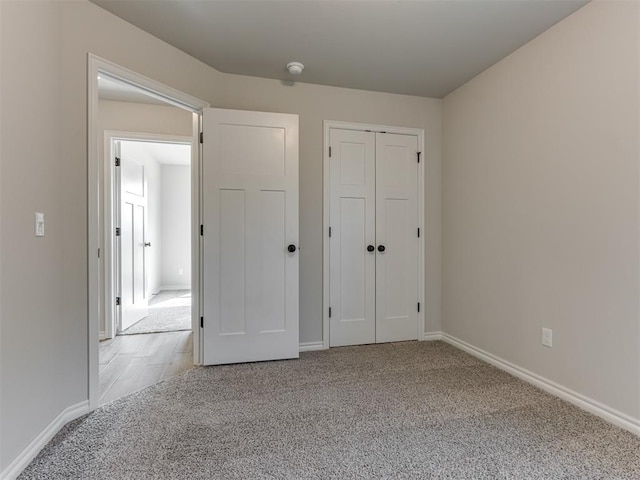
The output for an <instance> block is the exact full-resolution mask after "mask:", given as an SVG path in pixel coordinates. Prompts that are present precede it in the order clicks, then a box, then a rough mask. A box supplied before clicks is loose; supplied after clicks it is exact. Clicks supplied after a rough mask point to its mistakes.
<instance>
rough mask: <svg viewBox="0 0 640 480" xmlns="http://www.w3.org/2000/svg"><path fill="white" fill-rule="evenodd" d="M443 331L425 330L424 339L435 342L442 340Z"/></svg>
mask: <svg viewBox="0 0 640 480" xmlns="http://www.w3.org/2000/svg"><path fill="white" fill-rule="evenodd" d="M442 335H443V333H442V332H424V335H423V337H422V339H423V340H424V341H425V342H433V341H436V340H442Z"/></svg>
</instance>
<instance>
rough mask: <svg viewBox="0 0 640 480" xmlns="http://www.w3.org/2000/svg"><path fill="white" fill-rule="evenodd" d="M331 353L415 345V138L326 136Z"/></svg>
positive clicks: (356, 133) (336, 132)
mask: <svg viewBox="0 0 640 480" xmlns="http://www.w3.org/2000/svg"><path fill="white" fill-rule="evenodd" d="M329 145H330V148H331V150H330V154H329V178H330V200H329V205H330V207H329V208H330V213H329V217H330V221H329V223H330V228H331V232H330V239H329V256H330V260H329V277H330V278H329V297H330V299H329V303H330V308H331V311H330V322H329V344H330V346H332V347H334V346H343V345H359V344H366V343H382V342H393V341H401V340H415V339H417V338H418V329H419V327H418V298H419V292H418V259H419V258H420V257H419V254H418V253H419V252H418V248H419V240H418V238H419V237H418V226H419V225H420V222H419V218H418V211H419V210H418V184H419V175H418V171H419V170H418V161H417V159H418V137H417V136H415V135H398V134H388V133H379V132H378V133H376V132H371V131H362V130H346V129H339V128H331V129H330V130H329Z"/></svg>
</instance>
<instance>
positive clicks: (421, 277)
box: [322, 120, 428, 348]
mask: <svg viewBox="0 0 640 480" xmlns="http://www.w3.org/2000/svg"><path fill="white" fill-rule="evenodd" d="M331 129H340V130H352V131H354V132H372V133H383V132H384V133H389V134H395V135H408V136H414V137H417V144H418V151H419V152H424V129H419V128H408V127H394V126H389V125H376V124H367V123H352V122H340V121H333V120H325V121H324V151H323V170H324V172H323V173H324V175H323V180H324V181H323V300H322V304H323V323H322V332H323V335H322V337H323V347H324V348H329V346H330V338H331V337H330V329H331V318H330V317H329V309H330V308H331V307H332V305H331V302H330V299H331V282H330V278H331V277H330V272H331V255H330V251H331V238H330V237H329V228H330V227H333V225H331V224H330V220H331V201H330V200H331V179H332V177H331V175H332V171H331V160H332V159H331V157H330V155H329V153H330V151H329V148H330V144H329V142H330V131H331ZM331 153H333V152H331ZM424 158H425V155H424V154H422V155H420V162H419V163H418V164H417V165H418V179H417V180H418V191H417V210H418V222H417V223H418V225H416V227H417V228H420V232H421V233H420V236H419V237H417V242H418V254H417V271H418V279H417V284H418V285H417V288H418V294H417V297H418V300H417V301H418V302H419V303H420V305H421V308H420V311H417V305H416V314H417V319H416V333H417V339H418V340H424V331H425V313H424V312H425V310H426V309H425V307H424V298H425V292H424V285H425V263H424V260H425V259H424V248H425V243H424V239H425V228H428V226H426V221H425V210H424V198H425V196H424V186H425V178H424V175H425V166H424V163H425V160H424ZM416 162H418V159H417V158H416ZM341 175H342V177H343V178H345V179H347V180H349V181H350V182H349V183H357V182H356V180H358V177H357V175H356V174H355V172H354V171H353V169H350V170H347V171H346V172H341ZM395 180H396V181H401V179H399V178H396V179H395ZM331 233H332V236H333V231H332V232H331ZM416 236H417V232H416ZM376 247H377V245H376ZM332 313H333V312H332Z"/></svg>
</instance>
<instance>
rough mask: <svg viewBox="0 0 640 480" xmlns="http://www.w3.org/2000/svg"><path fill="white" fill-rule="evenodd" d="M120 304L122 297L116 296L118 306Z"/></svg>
mask: <svg viewBox="0 0 640 480" xmlns="http://www.w3.org/2000/svg"><path fill="white" fill-rule="evenodd" d="M118 305H120V297H116V306H118Z"/></svg>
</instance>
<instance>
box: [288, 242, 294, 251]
mask: <svg viewBox="0 0 640 480" xmlns="http://www.w3.org/2000/svg"><path fill="white" fill-rule="evenodd" d="M287 250H289V252H291V253H293V252H295V251H296V246H295V245H294V244H293V243H292V244H291V245H289V246H288V247H287Z"/></svg>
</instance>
